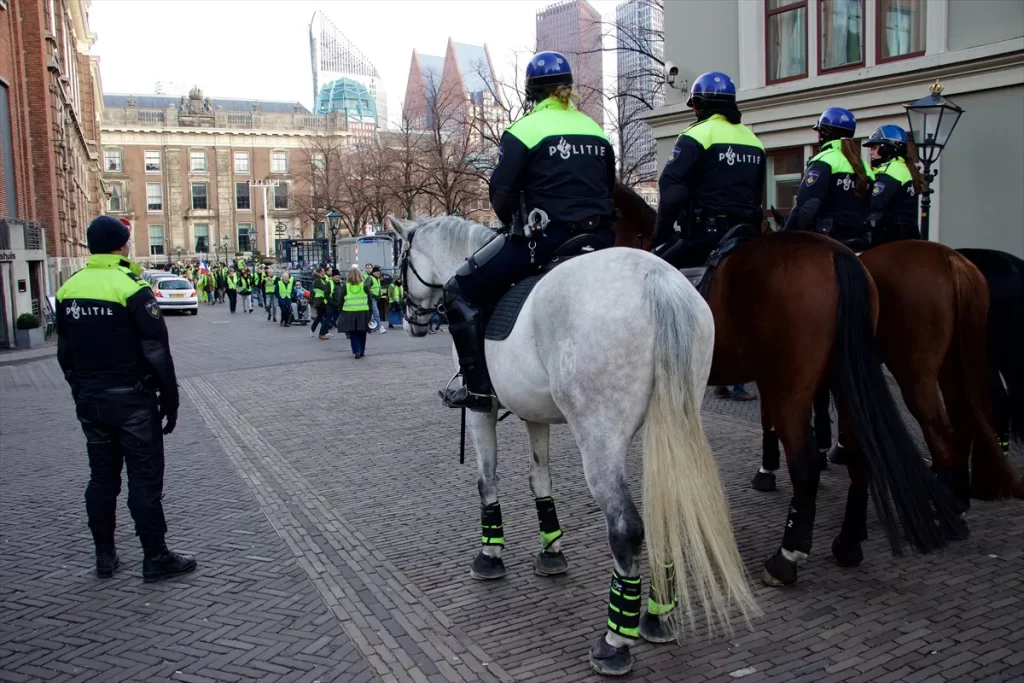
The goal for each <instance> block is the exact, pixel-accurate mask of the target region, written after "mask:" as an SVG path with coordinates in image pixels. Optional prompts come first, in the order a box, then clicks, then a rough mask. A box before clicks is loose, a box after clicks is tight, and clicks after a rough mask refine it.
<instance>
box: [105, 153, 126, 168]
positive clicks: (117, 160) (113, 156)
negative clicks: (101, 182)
mask: <svg viewBox="0 0 1024 683" xmlns="http://www.w3.org/2000/svg"><path fill="white" fill-rule="evenodd" d="M103 169H104V170H106V171H113V172H114V173H120V172H121V171H122V170H124V167H123V166H122V165H121V150H119V149H105V150H103Z"/></svg>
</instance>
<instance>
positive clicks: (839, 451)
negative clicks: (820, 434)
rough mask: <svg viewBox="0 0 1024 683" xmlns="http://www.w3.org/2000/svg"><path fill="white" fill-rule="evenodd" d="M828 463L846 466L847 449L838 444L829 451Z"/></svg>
mask: <svg viewBox="0 0 1024 683" xmlns="http://www.w3.org/2000/svg"><path fill="white" fill-rule="evenodd" d="M828 461H829V462H830V463H832V464H833V465H845V464H846V449H845V448H843V447H842V446H840V445H839V444H838V443H836V444H835V445H834V446H832V448H830V449H828Z"/></svg>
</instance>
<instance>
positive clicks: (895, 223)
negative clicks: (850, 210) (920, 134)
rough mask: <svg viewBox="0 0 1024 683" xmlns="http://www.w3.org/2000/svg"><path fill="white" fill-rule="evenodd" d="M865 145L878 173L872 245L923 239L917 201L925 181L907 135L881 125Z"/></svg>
mask: <svg viewBox="0 0 1024 683" xmlns="http://www.w3.org/2000/svg"><path fill="white" fill-rule="evenodd" d="M864 146H865V147H868V148H870V149H871V168H873V169H874V171H875V184H874V186H873V187H872V190H871V210H870V212H869V213H868V229H869V230H870V231H871V246H877V245H879V244H885V243H886V242H892V241H895V240H909V239H921V230H920V228H919V227H918V224H917V220H918V208H917V200H918V197H920V195H921V193H922V192H924V190H925V182H924V178H923V177H922V176H921V172H920V171H919V170H918V168H917V164H916V163H914V158H913V157H912V156H910V141H909V139H908V138H907V132H906V131H905V130H903V129H902V128H900V127H899V126H893V125H888V126H882V127H881V128H878V129H877V130H876V131H875V132H874V133H872V134H871V137H869V138H868V139H867V141H866V142H865V143H864Z"/></svg>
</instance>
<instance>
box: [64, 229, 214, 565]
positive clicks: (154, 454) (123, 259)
mask: <svg viewBox="0 0 1024 683" xmlns="http://www.w3.org/2000/svg"><path fill="white" fill-rule="evenodd" d="M129 237H130V235H129V231H128V228H127V226H125V225H124V224H122V223H121V221H119V220H118V219H116V218H113V217H111V216H100V217H99V218H97V219H95V220H94V221H93V222H92V223H90V224H89V228H88V230H87V232H86V238H87V240H88V246H89V252H90V254H91V256H90V257H89V260H88V261H87V262H86V266H85V268H83V269H81V270H80V271H78V272H77V273H75V274H74V275H73V276H72V277H71V278H70V279H69V280H68V281H67V282H65V283H64V286H63V287H61V288H60V290H59V291H58V292H57V297H56V300H57V303H58V305H57V360H58V362H59V363H60V367H61V370H63V372H64V378H65V379H66V380H67V382H68V384H69V385H70V386H71V396H72V398H74V400H75V409H76V412H77V416H78V420H79V422H80V423H81V424H82V431H83V432H84V433H85V439H86V451H87V452H88V455H89V469H90V478H89V485H88V487H87V488H86V490H85V508H86V513H87V514H88V517H89V529H90V530H91V531H92V537H93V543H94V544H95V549H96V575H97V576H99V577H100V578H110V577H111V576H113V574H114V571H115V570H116V569H117V568H118V566H119V564H120V561H119V558H118V555H117V549H116V547H115V545H114V529H115V518H116V511H117V496H118V494H119V493H120V491H121V469H122V466H123V465H125V464H126V465H127V467H128V510H129V511H130V512H131V515H132V519H133V520H134V521H135V532H136V534H137V535H138V537H139V540H140V542H141V543H142V550H143V562H142V576H143V579H144V580H145V581H147V582H149V581H159V580H160V579H163V578H166V577H169V576H175V575H177V574H183V573H185V572H190V571H192V570H193V569H195V567H196V560H195V558H194V557H192V556H191V555H184V554H179V553H175V552H172V551H170V550H168V549H167V545H166V544H165V542H164V537H165V534H166V533H167V523H166V521H165V519H164V512H163V507H162V505H161V502H160V501H161V498H162V496H163V475H164V444H163V436H164V435H165V434H170V433H171V432H173V431H174V427H175V425H176V424H177V421H178V385H177V379H176V377H175V374H174V361H173V359H172V358H171V349H170V345H169V343H168V339H167V327H166V325H165V324H164V319H163V317H162V315H161V313H160V306H159V305H158V304H157V302H156V299H155V298H154V297H153V292H152V290H150V288H149V285H147V284H146V283H145V282H143V281H142V280H140V279H139V277H138V274H139V273H141V272H142V269H141V268H140V267H139V266H138V265H136V264H133V263H131V262H130V261H129V260H128V255H129V254H130V253H131V242H130V240H129ZM162 423H163V424H162Z"/></svg>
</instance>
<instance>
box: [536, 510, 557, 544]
mask: <svg viewBox="0 0 1024 683" xmlns="http://www.w3.org/2000/svg"><path fill="white" fill-rule="evenodd" d="M536 502H537V521H539V522H540V547H541V548H542V549H543V550H547V549H548V547H549V546H550V545H551V544H552V543H554V542H555V541H557V540H558V539H560V538H561V537H562V528H561V527H560V526H558V515H557V514H555V501H554V500H552V499H551V498H550V497H548V498H538V499H537V501H536Z"/></svg>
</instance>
